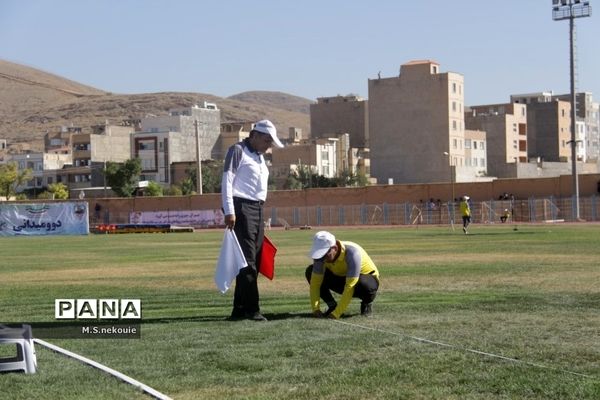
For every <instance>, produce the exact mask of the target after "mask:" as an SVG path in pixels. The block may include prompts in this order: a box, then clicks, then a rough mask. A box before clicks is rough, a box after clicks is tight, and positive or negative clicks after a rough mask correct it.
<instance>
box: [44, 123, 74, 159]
mask: <svg viewBox="0 0 600 400" xmlns="http://www.w3.org/2000/svg"><path fill="white" fill-rule="evenodd" d="M80 133H82V129H81V127H78V126H76V127H74V126H63V127H62V128H61V129H60V131H59V132H47V133H46V134H45V135H44V152H45V153H54V154H71V152H72V150H73V149H72V148H71V143H72V141H73V135H75V134H80Z"/></svg>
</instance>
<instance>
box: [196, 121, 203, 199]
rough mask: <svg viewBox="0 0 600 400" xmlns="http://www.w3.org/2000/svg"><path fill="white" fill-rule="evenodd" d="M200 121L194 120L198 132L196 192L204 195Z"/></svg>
mask: <svg viewBox="0 0 600 400" xmlns="http://www.w3.org/2000/svg"><path fill="white" fill-rule="evenodd" d="M198 124H199V122H198V120H197V119H195V120H194V129H195V131H196V190H197V192H196V193H198V194H202V160H201V159H200V132H199V131H198Z"/></svg>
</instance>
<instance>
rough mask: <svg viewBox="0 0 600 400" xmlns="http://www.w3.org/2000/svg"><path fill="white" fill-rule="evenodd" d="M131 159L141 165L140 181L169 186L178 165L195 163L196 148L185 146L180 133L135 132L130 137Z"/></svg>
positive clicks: (185, 143) (185, 142) (185, 141)
mask: <svg viewBox="0 0 600 400" xmlns="http://www.w3.org/2000/svg"><path fill="white" fill-rule="evenodd" d="M131 149H132V155H131V157H132V158H139V159H140V161H141V163H142V173H141V177H140V179H141V180H145V181H154V182H157V183H159V184H161V185H163V186H169V185H171V184H172V183H173V182H174V181H173V176H174V174H175V173H176V172H177V171H175V170H174V169H175V168H178V167H176V166H175V165H177V166H179V165H180V164H179V163H192V162H193V163H195V162H196V146H189V145H187V140H185V138H184V137H183V134H182V133H181V132H158V133H150V132H136V133H134V134H133V135H132V136H131Z"/></svg>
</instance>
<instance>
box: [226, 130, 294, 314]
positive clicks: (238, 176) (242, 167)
mask: <svg viewBox="0 0 600 400" xmlns="http://www.w3.org/2000/svg"><path fill="white" fill-rule="evenodd" d="M273 144H275V145H276V146H277V147H283V144H282V143H281V141H280V140H279V139H278V138H277V129H275V126H274V125H273V123H272V122H271V121H269V120H266V119H264V120H261V121H258V122H257V123H256V124H254V128H252V130H251V131H250V136H249V137H248V138H246V139H244V140H243V141H241V142H239V143H236V144H234V145H233V146H231V147H230V148H229V150H228V151H227V156H226V157H225V164H224V166H223V180H222V182H221V201H222V205H223V213H224V214H225V226H226V227H227V228H228V229H233V231H234V232H235V235H236V237H237V239H238V242H239V243H240V247H241V248H242V252H243V253H244V257H245V258H246V262H247V263H248V266H247V267H245V268H242V269H241V270H240V272H239V274H238V275H237V277H236V279H235V291H234V297H233V311H232V312H231V317H230V319H232V320H239V319H251V320H255V321H266V320H267V319H266V318H265V317H264V316H263V315H262V314H261V313H260V307H259V296H258V283H257V276H258V267H259V266H258V254H259V251H260V248H261V246H262V242H263V238H264V224H263V204H264V202H265V200H266V198H267V183H268V180H269V170H268V169H267V166H266V164H265V159H264V157H263V154H264V152H265V151H267V150H268V149H269V148H270V147H271V146H272V145H273Z"/></svg>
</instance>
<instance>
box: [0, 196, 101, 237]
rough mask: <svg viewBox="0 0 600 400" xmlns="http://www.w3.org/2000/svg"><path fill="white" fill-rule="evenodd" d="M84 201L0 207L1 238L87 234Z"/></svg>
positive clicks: (87, 226) (85, 205) (88, 231)
mask: <svg viewBox="0 0 600 400" xmlns="http://www.w3.org/2000/svg"><path fill="white" fill-rule="evenodd" d="M88 233H90V225H89V218H88V204H87V203H86V202H68V203H47V204H44V203H35V204H0V236H18V235H23V236H40V235H87V234H88Z"/></svg>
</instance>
